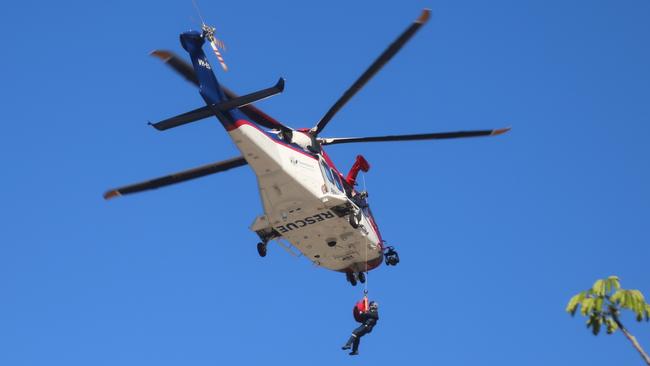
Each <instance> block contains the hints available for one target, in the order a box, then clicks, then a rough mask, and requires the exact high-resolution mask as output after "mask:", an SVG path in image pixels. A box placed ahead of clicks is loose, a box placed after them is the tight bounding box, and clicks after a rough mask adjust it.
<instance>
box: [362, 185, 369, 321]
mask: <svg viewBox="0 0 650 366" xmlns="http://www.w3.org/2000/svg"><path fill="white" fill-rule="evenodd" d="M361 178H362V179H363V192H364V193H365V194H366V198H365V199H366V204H368V191H367V190H366V174H365V173H361ZM362 210H363V209H362ZM362 216H363V215H362ZM366 232H367V234H366V245H365V247H366V250H365V252H366V261H365V263H364V265H365V266H366V270H365V276H366V281H365V282H364V284H363V297H364V300H365V302H366V304H365V305H366V309H367V308H368V282H369V276H368V245H369V244H370V242H369V241H368V235H369V234H370V231H368V230H367V229H366Z"/></svg>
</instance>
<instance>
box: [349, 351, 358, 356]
mask: <svg viewBox="0 0 650 366" xmlns="http://www.w3.org/2000/svg"><path fill="white" fill-rule="evenodd" d="M358 354H359V351H352V352H350V356H356V355H358Z"/></svg>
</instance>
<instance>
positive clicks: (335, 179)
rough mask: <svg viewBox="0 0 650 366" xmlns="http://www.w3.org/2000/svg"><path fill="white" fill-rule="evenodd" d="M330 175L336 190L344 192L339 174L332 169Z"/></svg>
mask: <svg viewBox="0 0 650 366" xmlns="http://www.w3.org/2000/svg"><path fill="white" fill-rule="evenodd" d="M331 172H332V175H333V176H334V183H335V184H336V188H338V189H339V191H341V192H345V191H344V190H343V183H341V177H339V174H338V173H337V172H335V171H334V169H332V170H331Z"/></svg>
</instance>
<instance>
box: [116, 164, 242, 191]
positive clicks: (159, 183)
mask: <svg viewBox="0 0 650 366" xmlns="http://www.w3.org/2000/svg"><path fill="white" fill-rule="evenodd" d="M246 164H248V163H247V162H246V159H244V158H243V157H241V156H240V157H236V158H232V159H228V160H224V161H220V162H217V163H212V164H207V165H203V166H200V167H198V168H194V169H190V170H185V171H182V172H178V173H174V174H170V175H166V176H164V177H160V178H156V179H152V180H148V181H146V182H141V183H136V184H131V185H128V186H124V187H120V188H115V189H111V190H109V191H107V192H106V193H104V199H107V200H108V199H111V198H114V197H119V196H122V195H125V194H131V193H137V192H142V191H147V190H150V189H157V188H160V187H165V186H168V185H172V184H176V183H181V182H185V181H188V180H191V179H196V178H200V177H204V176H206V175H210V174H214V173H219V172H223V171H226V170H228V169H232V168H236V167H240V166H244V165H246Z"/></svg>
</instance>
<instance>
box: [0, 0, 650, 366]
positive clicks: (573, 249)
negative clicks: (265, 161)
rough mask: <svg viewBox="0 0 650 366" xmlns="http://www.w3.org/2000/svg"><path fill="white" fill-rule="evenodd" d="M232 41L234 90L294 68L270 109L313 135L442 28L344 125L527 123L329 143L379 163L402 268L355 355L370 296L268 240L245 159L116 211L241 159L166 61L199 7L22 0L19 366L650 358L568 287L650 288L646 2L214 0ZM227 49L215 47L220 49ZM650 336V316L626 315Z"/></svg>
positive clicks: (12, 249) (376, 178) (337, 128)
mask: <svg viewBox="0 0 650 366" xmlns="http://www.w3.org/2000/svg"><path fill="white" fill-rule="evenodd" d="M199 5H200V6H201V8H202V11H203V14H204V17H205V18H206V19H207V20H209V22H211V23H214V24H215V25H216V26H217V30H218V35H219V37H220V38H222V39H223V40H224V41H225V42H226V44H227V45H228V47H229V49H228V52H226V53H225V54H224V56H225V58H226V61H227V62H228V64H229V66H230V68H231V71H230V72H228V73H227V74H223V73H221V74H220V76H219V77H220V79H221V80H222V82H223V83H224V84H226V85H228V86H229V87H231V88H233V89H235V90H237V91H239V92H241V93H245V92H250V91H253V90H256V89H259V88H262V87H268V86H270V85H272V84H273V83H274V82H275V81H276V79H277V77H279V76H284V77H285V78H286V80H287V87H286V91H285V93H284V94H283V95H281V96H277V97H274V98H272V99H269V100H267V101H264V102H263V103H261V104H260V105H259V106H260V107H262V108H263V109H265V110H266V111H267V112H268V113H270V114H272V115H273V116H275V117H276V118H278V119H280V120H282V121H284V122H285V123H287V124H288V125H291V126H294V127H311V126H312V125H314V123H315V122H316V121H317V120H318V119H319V118H320V117H321V116H322V115H323V114H324V113H325V111H326V110H327V109H328V108H329V106H330V105H331V103H333V102H334V101H335V100H336V99H337V98H338V97H339V95H341V93H342V92H343V91H344V90H345V89H346V88H347V87H348V86H349V85H350V83H352V81H353V80H354V79H355V78H356V77H357V76H358V75H359V74H360V73H361V72H362V71H363V70H364V69H365V68H366V67H367V66H368V65H369V64H370V62H371V61H372V60H374V58H375V57H376V56H377V55H378V54H379V53H380V52H381V51H382V50H383V49H384V48H385V47H386V46H387V45H388V43H389V42H391V41H392V40H393V39H394V38H395V37H396V36H397V35H398V34H399V33H400V32H401V31H402V30H404V29H405V27H406V26H407V25H408V24H409V23H410V22H411V21H412V20H413V19H415V18H416V17H417V16H418V14H419V12H420V9H421V8H423V7H430V8H432V10H433V17H432V19H431V21H430V23H429V24H428V25H427V26H426V27H425V28H423V29H422V30H421V32H420V33H418V34H417V35H416V36H415V37H414V38H413V39H412V41H411V42H410V43H409V44H408V45H407V46H406V47H405V48H404V49H403V50H402V52H401V53H400V54H399V55H397V57H396V58H395V59H394V60H392V62H391V63H390V64H388V65H387V66H386V67H385V69H384V70H382V72H381V73H380V74H379V75H378V76H377V77H376V78H375V79H373V80H372V81H371V82H370V83H369V84H368V85H367V87H366V88H365V89H364V90H363V91H362V92H361V93H360V94H358V95H357V96H356V97H355V98H354V99H353V100H352V102H351V103H350V104H349V105H347V106H346V107H345V109H343V110H342V111H341V112H340V113H339V114H338V115H337V116H336V119H335V120H334V121H333V122H332V123H331V124H330V125H329V126H328V127H327V129H326V133H323V135H324V136H357V135H378V134H397V133H419V132H429V131H454V130H461V129H476V128H492V127H504V126H509V125H511V126H512V127H513V130H512V132H511V133H510V134H508V135H504V136H499V137H495V138H484V139H467V140H463V141H443V142H435V143H434V142H413V143H384V144H365V145H341V146H332V147H331V148H330V149H329V150H328V151H329V152H330V154H331V155H332V156H333V158H334V160H335V162H337V164H338V166H339V168H341V169H342V170H344V171H347V169H348V168H349V167H350V165H351V163H352V161H353V159H354V157H355V155H356V154H358V153H361V154H363V155H364V156H366V158H367V159H368V160H369V162H370V163H371V165H372V169H371V171H370V172H369V173H368V174H367V175H366V182H367V187H368V190H369V191H370V202H371V205H372V207H373V211H374V212H375V214H376V216H377V220H378V223H379V227H380V229H381V230H382V234H383V236H384V238H385V239H386V240H387V241H388V242H389V243H390V244H392V245H395V246H397V247H398V249H399V250H400V254H401V257H402V263H401V264H400V265H399V266H398V267H395V268H393V267H391V268H386V267H382V268H380V269H379V270H377V271H373V272H372V273H371V274H370V278H369V286H370V292H371V295H372V296H373V297H374V298H376V299H377V300H378V301H380V303H381V305H382V308H381V321H380V323H379V325H378V326H377V328H376V329H375V331H374V332H373V333H372V334H371V335H370V336H368V337H367V338H365V339H364V340H363V343H362V346H361V356H360V357H359V358H357V359H349V356H348V355H347V354H346V353H344V352H342V351H341V350H340V349H339V347H340V345H341V344H342V343H343V342H344V341H345V339H346V338H347V336H348V335H349V332H350V330H351V329H352V328H353V327H354V326H355V323H354V321H353V319H352V318H351V306H352V304H353V303H354V301H355V300H356V299H357V298H359V297H360V295H361V290H360V289H359V288H352V287H350V286H349V284H347V283H346V282H345V280H344V278H343V275H342V274H338V273H334V272H328V271H326V270H323V269H318V268H315V267H314V266H312V265H311V264H310V263H309V262H308V261H306V260H305V259H296V258H294V257H291V256H290V255H288V254H287V253H286V252H284V251H283V250H282V249H281V248H280V247H278V246H276V245H273V246H271V247H270V248H269V255H268V256H267V258H264V259H261V258H259V257H258V256H257V254H256V250H255V244H256V242H257V237H256V235H255V234H254V233H252V232H250V231H249V230H248V226H249V225H250V223H251V222H252V220H253V218H254V217H255V216H256V215H257V214H259V213H261V204H260V202H259V196H258V193H257V191H256V182H255V178H254V175H253V173H252V171H250V169H248V168H242V169H238V170H235V171H230V172H227V173H224V174H221V175H217V176H212V177H208V178H205V179H201V180H197V181H193V182H189V183H186V184H183V185H178V186H174V187H170V188H167V189H164V190H159V191H155V192H150V193H145V194H141V195H137V196H132V197H124V198H121V199H117V200H114V201H111V202H105V201H104V200H102V198H101V194H102V193H103V192H104V190H105V189H107V188H110V187H114V186H116V185H121V184H126V183H131V182H136V181H139V180H143V179H146V178H150V177H156V176H158V175H161V174H166V173H169V172H174V171H177V170H182V169H185V168H190V167H194V166H197V165H201V164H204V163H208V162H212V161H217V160H222V159H226V158H230V157H233V156H235V155H236V154H237V150H236V148H235V147H234V144H233V143H232V142H231V141H230V140H229V138H228V136H227V135H226V133H225V132H224V131H223V128H222V127H221V126H220V125H219V124H218V123H217V122H216V120H213V121H210V120H207V121H203V122H201V123H196V124H193V125H189V126H185V127H183V128H178V129H175V130H172V131H168V132H165V133H159V132H156V131H154V130H153V129H151V128H150V127H148V126H146V121H147V120H158V119H162V118H165V117H168V116H171V115H174V114H178V113H181V112H184V111H186V110H188V109H191V108H195V107H198V106H200V105H201V103H202V100H201V98H200V97H199V95H198V93H197V92H196V90H195V89H194V88H193V87H192V86H191V85H190V84H188V83H187V82H185V81H184V80H182V79H181V78H179V77H178V76H177V75H175V74H174V73H172V72H171V71H170V70H168V69H167V68H166V67H164V66H163V65H162V64H160V63H159V62H158V61H157V60H155V59H153V58H151V57H149V56H148V55H147V54H148V52H149V51H151V50H153V49H155V48H168V49H172V50H174V51H177V52H179V53H181V52H182V49H181V47H180V45H179V43H178V34H179V33H180V32H182V31H184V30H187V29H189V28H190V27H194V28H196V24H197V16H196V14H195V12H194V9H193V7H192V5H191V2H190V1H189V0H183V1H174V2H160V1H147V2H137V3H136V2H132V1H123V0H120V1H109V2H106V1H104V2H93V1H85V2H73V1H62V2H45V1H13V2H7V3H5V4H3V6H2V11H1V12H0V40H1V43H0V44H1V47H2V61H1V62H2V67H1V68H0V75H1V83H0V97H1V102H0V105H1V108H0V110H1V111H2V131H1V132H0V162H1V164H2V167H3V169H2V170H3V172H2V179H1V180H0V191H1V192H2V193H3V198H2V204H1V205H0V228H1V229H0V364H1V365H12V366H13V365H30V366H31V365H66V366H72V365H180V364H183V365H229V364H282V365H306V364H309V365H336V364H343V363H344V362H346V363H353V364H371V363H372V364H374V365H395V364H397V363H398V362H404V361H406V360H408V362H409V363H411V364H422V365H433V364H436V365H465V364H469V363H471V364H478V365H521V364H525V365H549V364H553V365H576V364H580V365H582V364H589V365H612V364H621V365H622V364H627V365H638V364H641V359H640V358H639V356H638V355H637V354H636V353H635V351H634V350H633V349H632V348H631V347H630V346H629V344H628V343H627V341H626V340H625V339H624V337H623V336H622V335H621V334H615V335H613V336H605V335H601V336H599V337H593V336H592V335H591V334H590V333H588V332H587V331H586V330H585V329H584V320H583V319H581V318H576V319H572V318H570V317H569V316H568V315H567V314H566V313H564V306H565V305H566V302H567V300H568V299H569V297H570V296H571V295H572V294H573V293H575V292H577V291H579V290H582V289H584V288H587V287H589V286H590V285H591V283H592V282H593V280H595V279H596V278H599V277H604V276H607V275H610V274H618V275H619V276H620V277H621V279H622V282H623V285H624V286H626V287H630V288H639V289H641V290H642V291H645V293H646V294H648V295H649V296H650V267H649V266H648V258H649V255H650V249H648V244H649V243H650V234H649V224H648V223H649V218H650V188H649V187H650V172H649V168H650V164H649V163H648V160H649V158H650V144H648V138H649V136H650V123H649V122H650V108H648V101H649V99H650V66H649V65H650V47H648V45H649V44H650V22H649V21H648V19H650V2H648V1H646V0H636V1H593V0H590V1H588V0H584V1H549V0H545V1H514V0H512V1H500V0H495V1H489V2H488V1H400V2H389V1H354V2H351V1H338V0H336V1H327V2H319V3H313V4H308V3H306V2H297V1H296V2H291V1H222V2H217V1H207V0H201V1H199ZM213 62H214V61H213ZM625 321H627V323H628V325H629V328H630V330H631V331H632V332H633V333H634V334H636V335H637V337H638V339H639V341H640V342H641V343H642V344H643V345H645V346H646V348H647V349H650V324H647V323H642V324H637V323H636V322H633V321H632V318H631V317H626V318H625Z"/></svg>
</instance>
